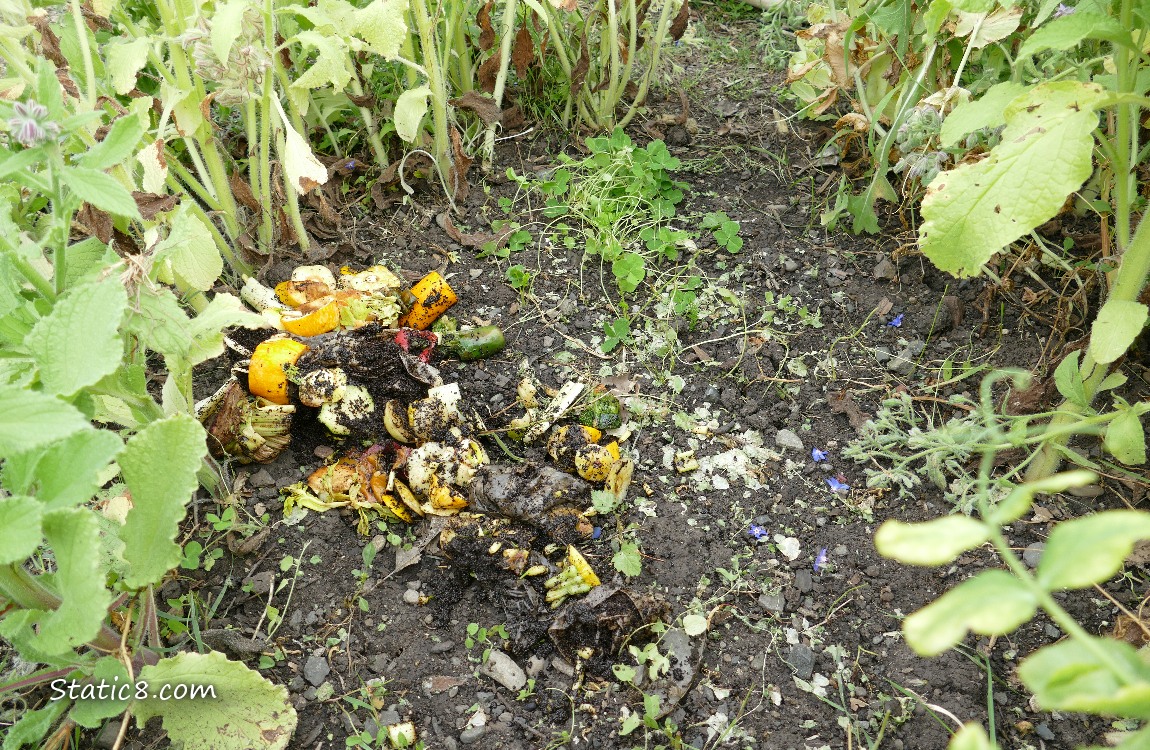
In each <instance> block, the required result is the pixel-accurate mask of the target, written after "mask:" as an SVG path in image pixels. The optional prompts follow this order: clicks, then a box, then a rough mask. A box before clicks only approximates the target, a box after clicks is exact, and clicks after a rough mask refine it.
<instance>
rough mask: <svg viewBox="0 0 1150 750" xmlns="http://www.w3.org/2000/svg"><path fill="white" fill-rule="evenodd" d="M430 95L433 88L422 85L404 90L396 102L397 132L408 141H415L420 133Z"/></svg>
mask: <svg viewBox="0 0 1150 750" xmlns="http://www.w3.org/2000/svg"><path fill="white" fill-rule="evenodd" d="M429 96H431V89H430V88H428V87H427V86H420V87H418V88H414V89H408V90H407V91H404V92H403V93H402V94H400V95H399V100H398V101H396V103H395V132H396V134H397V135H398V136H399V137H400V138H402V139H403V140H405V141H407V142H408V143H415V137H416V136H417V135H418V134H419V123H420V122H422V121H423V115H424V113H425V112H427V97H429Z"/></svg>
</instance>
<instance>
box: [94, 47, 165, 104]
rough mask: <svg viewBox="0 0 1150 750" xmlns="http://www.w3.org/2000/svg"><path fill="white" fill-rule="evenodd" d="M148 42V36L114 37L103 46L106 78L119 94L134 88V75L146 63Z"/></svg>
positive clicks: (121, 94) (122, 94)
mask: <svg viewBox="0 0 1150 750" xmlns="http://www.w3.org/2000/svg"><path fill="white" fill-rule="evenodd" d="M150 44H151V40H150V39H149V38H148V37H140V38H138V39H133V40H132V41H130V42H121V41H120V40H118V39H114V40H113V41H112V42H111V43H109V44H108V46H107V47H105V48H104V50H105V52H104V54H105V57H106V60H107V63H106V65H107V67H106V70H107V73H108V79H109V81H110V82H111V84H112V88H114V89H115V90H116V93H117V94H119V95H120V96H124V95H125V94H127V93H128V92H129V91H131V90H132V89H134V88H136V76H137V75H138V74H139V72H140V71H141V70H143V69H144V66H145V65H147V64H148V47H149V45H150ZM164 101H165V102H166V101H167V99H164Z"/></svg>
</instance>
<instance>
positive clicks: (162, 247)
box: [155, 201, 224, 291]
mask: <svg viewBox="0 0 1150 750" xmlns="http://www.w3.org/2000/svg"><path fill="white" fill-rule="evenodd" d="M155 260H156V268H158V269H161V274H160V277H161V280H166V281H171V280H173V278H171V277H168V278H165V277H166V276H167V274H168V272H170V274H171V276H172V277H174V278H179V279H183V280H184V281H185V282H186V283H187V284H188V285H189V286H190V287H191V288H193V289H198V290H200V291H207V290H208V289H211V288H212V286H213V285H214V284H215V283H216V279H218V278H219V276H220V274H221V273H223V271H224V259H223V258H222V257H221V256H220V251H219V248H217V247H216V243H215V240H214V239H212V233H211V230H210V229H208V227H207V226H205V225H204V222H203V220H202V219H200V217H199V216H197V215H196V214H195V213H193V212H192V209H191V207H190V206H189V205H188V201H183V202H181V203H180V205H179V207H178V208H177V209H176V210H175V212H174V213H173V214H172V216H171V224H170V226H169V228H168V236H167V237H165V238H164V239H163V240H161V241H160V242H159V243H158V244H157V245H156V250H155Z"/></svg>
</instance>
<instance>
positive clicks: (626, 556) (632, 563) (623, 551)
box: [611, 542, 643, 577]
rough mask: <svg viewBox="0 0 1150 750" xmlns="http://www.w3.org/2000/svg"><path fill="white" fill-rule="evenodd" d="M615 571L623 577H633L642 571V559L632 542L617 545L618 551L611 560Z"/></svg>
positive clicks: (637, 546)
mask: <svg viewBox="0 0 1150 750" xmlns="http://www.w3.org/2000/svg"><path fill="white" fill-rule="evenodd" d="M611 563H612V564H613V565H614V566H615V570H617V571H619V572H620V573H622V574H623V575H625V576H628V577H634V576H637V575H639V573H641V572H642V571H643V558H642V556H640V554H639V545H637V544H635V543H634V542H625V543H623V544H621V545H619V551H618V552H616V553H615V555H614V557H612V558H611Z"/></svg>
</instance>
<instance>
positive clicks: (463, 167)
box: [451, 128, 474, 203]
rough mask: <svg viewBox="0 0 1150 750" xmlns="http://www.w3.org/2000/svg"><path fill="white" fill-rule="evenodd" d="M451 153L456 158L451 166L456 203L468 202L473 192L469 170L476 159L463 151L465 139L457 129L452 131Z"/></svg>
mask: <svg viewBox="0 0 1150 750" xmlns="http://www.w3.org/2000/svg"><path fill="white" fill-rule="evenodd" d="M451 151H452V155H453V157H454V158H453V159H452V165H451V182H452V185H453V192H454V194H455V201H456V203H462V202H463V201H465V200H467V194H468V193H469V192H471V186H470V185H469V184H468V182H467V170H469V169H471V163H472V162H473V161H474V159H472V158H471V157H470V156H468V155H467V152H466V151H464V150H463V138H462V137H461V136H460V135H459V131H458V130H456V129H455V128H452V129H451Z"/></svg>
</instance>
